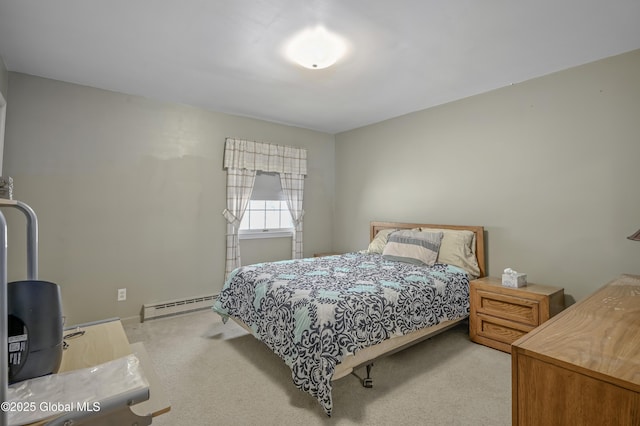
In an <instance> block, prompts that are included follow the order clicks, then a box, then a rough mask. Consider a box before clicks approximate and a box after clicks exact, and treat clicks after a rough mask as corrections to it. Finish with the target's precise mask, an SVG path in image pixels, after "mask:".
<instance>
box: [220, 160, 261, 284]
mask: <svg viewBox="0 0 640 426" xmlns="http://www.w3.org/2000/svg"><path fill="white" fill-rule="evenodd" d="M255 179H256V171H255V170H246V169H227V208H226V209H224V211H223V212H222V215H223V216H224V218H225V219H226V220H227V236H226V244H227V256H226V261H225V265H224V276H225V279H226V278H227V277H228V276H229V273H231V271H233V270H234V269H236V268H237V267H238V266H240V241H239V240H238V230H239V229H240V222H241V221H242V216H243V215H244V211H245V210H246V209H247V205H248V204H249V200H250V199H251V191H252V190H253V184H254V182H255Z"/></svg>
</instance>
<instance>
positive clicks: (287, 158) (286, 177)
mask: <svg viewBox="0 0 640 426" xmlns="http://www.w3.org/2000/svg"><path fill="white" fill-rule="evenodd" d="M224 168H225V169H226V170H227V208H226V209H225V210H224V211H223V212H222V214H223V216H224V217H225V219H226V220H227V235H226V246H227V255H226V262H225V280H226V279H227V277H228V276H229V274H230V273H231V272H232V271H233V270H234V269H235V268H237V267H239V266H240V264H241V262H240V244H239V239H238V231H239V228H240V222H241V221H242V217H243V216H244V212H245V210H246V209H247V205H248V204H249V200H250V199H251V192H252V191H253V185H254V183H255V177H256V172H257V171H262V172H270V173H279V174H280V183H281V186H282V191H283V192H284V194H285V196H286V199H287V206H288V207H289V211H290V212H291V217H292V218H293V223H294V226H295V229H294V234H293V244H292V258H293V259H300V258H302V229H303V227H302V217H303V216H304V210H302V201H303V195H304V177H305V176H306V174H307V150H306V149H304V148H295V147H291V146H284V145H273V144H267V143H261V142H253V141H246V140H242V139H233V138H227V139H226V141H225V147H224Z"/></svg>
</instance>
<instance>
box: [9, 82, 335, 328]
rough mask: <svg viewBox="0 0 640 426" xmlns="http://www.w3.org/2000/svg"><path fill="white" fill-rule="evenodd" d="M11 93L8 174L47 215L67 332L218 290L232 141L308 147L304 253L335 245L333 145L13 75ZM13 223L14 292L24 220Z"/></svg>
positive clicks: (309, 134) (257, 124) (51, 266)
mask: <svg viewBox="0 0 640 426" xmlns="http://www.w3.org/2000/svg"><path fill="white" fill-rule="evenodd" d="M9 92H10V97H11V103H10V108H9V109H8V114H7V134H6V144H5V163H4V166H5V171H6V173H7V174H10V175H11V176H13V178H14V180H15V194H16V198H18V199H20V200H22V201H24V202H26V203H27V204H29V205H31V207H33V208H34V210H35V211H36V213H37V215H38V219H39V225H40V278H41V279H45V280H50V281H54V282H57V283H59V284H60V285H61V287H62V293H63V303H64V310H65V314H66V316H67V318H68V319H67V322H68V323H79V322H85V321H90V320H97V319H100V318H105V317H112V316H120V317H123V318H124V317H130V316H135V315H137V314H138V313H139V311H140V308H141V305H142V304H144V303H152V302H159V301H165V300H170V299H174V298H181V297H188V296H198V295H205V294H211V293H217V292H218V291H219V290H220V289H221V288H222V284H223V282H222V281H223V275H224V258H225V254H224V249H225V244H224V234H225V221H224V219H223V217H222V215H221V212H222V210H223V209H224V207H225V194H226V190H225V172H224V171H223V169H222V155H223V144H224V139H225V137H227V136H233V137H239V138H244V139H249V140H260V141H266V142H272V143H278V144H284V145H293V146H299V147H304V148H307V149H308V150H309V153H308V158H309V176H308V177H307V179H306V182H305V189H306V191H305V211H306V214H305V225H304V237H305V255H311V254H313V253H314V252H317V251H326V250H328V249H330V248H331V243H332V242H331V238H332V228H331V227H332V223H331V222H332V214H333V193H334V162H335V152H334V137H333V136H332V135H328V134H323V133H319V132H314V131H309V130H304V129H300V128H295V127H288V126H283V125H278V124H273V123H267V122H264V121H259V120H254V119H250V118H243V117H237V116H231V115H225V114H221V113H215V112H209V111H205V110H201V109H197V108H192V107H188V106H184V105H177V104H169V103H162V102H156V101H151V100H148V99H145V98H141V97H136V96H129V95H124V94H120V93H114V92H108V91H104V90H99V89H94V88H89V87H84V86H79V85H74V84H68V83H63V82H60V81H54V80H49V79H44V78H38V77H33V76H29V75H24V74H18V73H12V72H11V73H9ZM7 219H8V221H9V226H10V230H9V252H10V257H9V280H10V281H11V280H17V279H23V278H24V276H25V272H24V271H25V268H26V266H24V265H25V260H24V254H23V251H24V238H25V237H24V220H23V219H22V217H21V216H20V215H19V214H18V213H17V212H9V214H7ZM289 241H290V240H289ZM242 244H243V247H245V246H246V250H247V252H248V254H249V255H250V256H253V257H254V258H255V257H256V255H254V254H253V253H254V252H255V250H252V249H253V247H252V244H254V243H253V242H252V241H248V242H245V241H243V243H242ZM255 244H260V245H262V246H264V244H268V243H266V242H265V241H264V240H262V241H259V242H256V243H255ZM274 245H275V246H278V247H279V246H281V245H282V244H279V243H275V244H274ZM285 247H286V246H285ZM289 247H290V245H289ZM279 250H282V249H279ZM285 252H286V250H285ZM257 257H259V255H258V256H257ZM123 287H126V288H127V296H128V298H127V301H126V302H117V301H116V293H117V289H118V288H123Z"/></svg>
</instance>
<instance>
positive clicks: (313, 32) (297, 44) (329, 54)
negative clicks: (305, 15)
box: [286, 25, 347, 70]
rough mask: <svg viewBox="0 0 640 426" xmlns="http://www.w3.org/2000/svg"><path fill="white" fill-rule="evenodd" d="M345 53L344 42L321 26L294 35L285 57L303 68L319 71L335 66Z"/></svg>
mask: <svg viewBox="0 0 640 426" xmlns="http://www.w3.org/2000/svg"><path fill="white" fill-rule="evenodd" d="M346 51H347V46H346V43H345V42H344V40H343V39H342V38H341V37H340V36H338V35H336V34H333V33H331V32H329V31H327V30H326V29H325V28H324V27H322V26H321V25H318V26H317V27H315V28H309V29H306V30H304V31H301V32H299V33H298V34H296V35H295V36H294V37H293V38H292V39H291V41H290V42H289V44H288V45H287V47H286V55H287V56H288V57H289V58H290V59H291V60H293V61H295V62H297V63H298V64H300V65H302V66H303V67H305V68H309V69H313V70H319V69H322V68H327V67H330V66H331V65H333V64H335V63H336V62H337V61H338V59H340V58H341V57H342V56H343V55H344V54H345V52H346Z"/></svg>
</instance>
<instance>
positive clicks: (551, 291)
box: [469, 277, 564, 353]
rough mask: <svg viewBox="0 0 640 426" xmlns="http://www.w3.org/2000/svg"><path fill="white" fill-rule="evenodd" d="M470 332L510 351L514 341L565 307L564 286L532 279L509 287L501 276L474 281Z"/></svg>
mask: <svg viewBox="0 0 640 426" xmlns="http://www.w3.org/2000/svg"><path fill="white" fill-rule="evenodd" d="M469 297H470V298H471V314H470V316H469V336H470V337H471V340H472V341H473V342H476V343H480V344H482V345H485V346H489V347H492V348H494V349H499V350H501V351H504V352H509V353H510V352H511V343H513V342H514V341H515V340H517V339H519V338H520V337H522V336H524V335H525V334H527V333H528V332H530V331H531V330H533V329H534V328H536V327H537V326H539V325H540V324H542V323H543V322H545V321H547V320H548V319H549V318H551V317H552V316H554V315H556V314H557V313H559V312H560V311H562V310H563V309H564V289H563V288H560V287H552V286H547V285H539V284H533V283H529V284H527V286H526V287H520V288H510V287H504V286H503V285H502V280H501V279H500V278H493V277H485V278H480V279H477V280H473V281H471V289H470V294H469Z"/></svg>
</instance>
